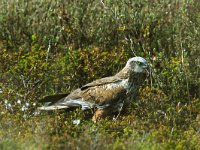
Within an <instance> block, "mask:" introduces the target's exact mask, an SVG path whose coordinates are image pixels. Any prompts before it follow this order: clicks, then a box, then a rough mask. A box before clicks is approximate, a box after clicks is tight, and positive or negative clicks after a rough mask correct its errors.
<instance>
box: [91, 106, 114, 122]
mask: <svg viewBox="0 0 200 150" xmlns="http://www.w3.org/2000/svg"><path fill="white" fill-rule="evenodd" d="M109 113H110V111H109V109H97V110H96V112H95V113H94V115H93V117H92V121H93V122H95V123H96V122H98V121H99V120H101V119H102V118H105V117H106V116H108V114H109Z"/></svg>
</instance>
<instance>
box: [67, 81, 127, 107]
mask: <svg viewBox="0 0 200 150" xmlns="http://www.w3.org/2000/svg"><path fill="white" fill-rule="evenodd" d="M106 80H107V79H105V80H104V81H106ZM101 81H102V80H101ZM109 81H110V80H109ZM113 81H114V80H113ZM119 82H121V80H115V82H104V84H103V82H92V83H90V84H87V86H84V88H80V89H77V90H75V91H74V92H72V93H71V94H70V95H68V96H67V97H66V98H65V101H67V100H71V99H80V100H81V101H86V102H90V103H94V104H95V105H97V106H99V107H104V106H105V107H107V106H109V105H112V104H114V103H116V102H118V101H120V100H123V99H124V97H125V96H126V92H127V91H126V89H125V88H124V87H123V85H121V84H120V83H119ZM100 83H101V84H100Z"/></svg>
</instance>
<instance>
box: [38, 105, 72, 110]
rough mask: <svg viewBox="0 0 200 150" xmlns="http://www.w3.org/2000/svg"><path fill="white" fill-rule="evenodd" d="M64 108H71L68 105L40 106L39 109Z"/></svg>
mask: <svg viewBox="0 0 200 150" xmlns="http://www.w3.org/2000/svg"><path fill="white" fill-rule="evenodd" d="M63 108H69V107H68V106H54V105H52V106H42V107H38V110H58V109H63Z"/></svg>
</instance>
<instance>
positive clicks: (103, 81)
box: [81, 76, 122, 90]
mask: <svg viewBox="0 0 200 150" xmlns="http://www.w3.org/2000/svg"><path fill="white" fill-rule="evenodd" d="M119 81H122V79H120V78H119V77H117V76H112V77H105V78H102V79H97V80H95V81H93V82H90V83H88V84H86V85H84V86H82V87H81V90H84V89H87V88H89V87H94V86H99V85H103V84H109V83H114V82H119Z"/></svg>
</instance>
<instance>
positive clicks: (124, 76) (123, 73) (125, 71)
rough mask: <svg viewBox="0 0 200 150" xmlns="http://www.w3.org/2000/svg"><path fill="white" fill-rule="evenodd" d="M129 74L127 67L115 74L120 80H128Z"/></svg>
mask: <svg viewBox="0 0 200 150" xmlns="http://www.w3.org/2000/svg"><path fill="white" fill-rule="evenodd" d="M129 74H130V69H129V68H127V67H124V68H123V69H122V70H121V71H120V72H118V73H117V74H116V76H117V77H119V78H121V79H128V78H129Z"/></svg>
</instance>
